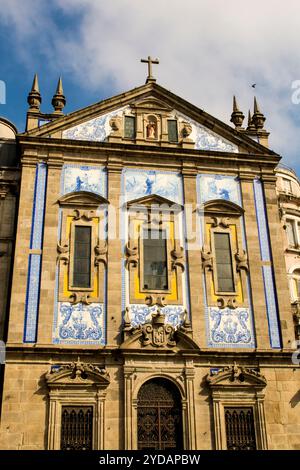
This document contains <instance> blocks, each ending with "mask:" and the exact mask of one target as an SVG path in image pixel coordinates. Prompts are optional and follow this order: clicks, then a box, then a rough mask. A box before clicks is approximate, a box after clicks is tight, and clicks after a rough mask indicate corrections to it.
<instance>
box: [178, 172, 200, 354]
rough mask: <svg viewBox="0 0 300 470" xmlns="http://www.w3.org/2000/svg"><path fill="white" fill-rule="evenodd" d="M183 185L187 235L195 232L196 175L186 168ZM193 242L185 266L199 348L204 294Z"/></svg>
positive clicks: (195, 246) (194, 337)
mask: <svg viewBox="0 0 300 470" xmlns="http://www.w3.org/2000/svg"><path fill="white" fill-rule="evenodd" d="M182 173H183V184H184V203H185V206H186V207H187V206H188V207H189V217H188V218H187V219H186V220H187V224H189V225H190V224H191V223H192V227H190V226H189V227H187V233H195V234H196V230H197V224H196V218H197V217H198V215H197V213H196V207H197V189H196V173H195V172H193V170H189V169H188V168H186V169H183V171H182ZM196 238H197V237H196V235H195V239H194V240H189V244H188V247H189V249H188V252H187V266H188V276H189V286H190V305H191V322H192V328H193V339H194V341H195V342H196V343H197V344H198V345H199V346H200V347H206V337H205V315H204V297H203V295H204V293H203V286H202V262H201V252H200V249H201V247H200V246H199V243H197V242H196Z"/></svg>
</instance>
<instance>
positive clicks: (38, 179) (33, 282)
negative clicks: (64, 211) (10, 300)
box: [23, 163, 48, 343]
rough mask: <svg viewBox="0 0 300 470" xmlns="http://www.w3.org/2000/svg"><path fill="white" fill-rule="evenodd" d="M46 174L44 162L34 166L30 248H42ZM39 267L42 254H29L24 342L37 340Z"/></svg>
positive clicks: (40, 266)
mask: <svg viewBox="0 0 300 470" xmlns="http://www.w3.org/2000/svg"><path fill="white" fill-rule="evenodd" d="M47 174H48V172H47V165H46V163H38V164H37V166H36V174H35V184H34V196H33V205H32V224H31V234H30V249H40V250H42V247H43V235H44V220H45V205H46V195H47ZM41 268H42V255H39V254H30V255H29V258H28V277H27V288H26V300H25V318H24V334H23V342H24V343H35V342H36V341H37V326H38V315H39V302H40V286H41Z"/></svg>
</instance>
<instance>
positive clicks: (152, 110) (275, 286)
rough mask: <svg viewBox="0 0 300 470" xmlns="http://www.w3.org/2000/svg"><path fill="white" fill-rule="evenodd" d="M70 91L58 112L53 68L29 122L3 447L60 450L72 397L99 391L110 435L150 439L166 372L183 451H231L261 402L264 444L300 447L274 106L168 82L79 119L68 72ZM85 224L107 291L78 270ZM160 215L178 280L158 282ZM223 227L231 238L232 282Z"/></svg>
mask: <svg viewBox="0 0 300 470" xmlns="http://www.w3.org/2000/svg"><path fill="white" fill-rule="evenodd" d="M55 97H56V98H55V106H56V108H55V112H54V113H53V114H49V115H46V116H45V115H42V114H41V113H40V111H39V103H40V100H39V91H38V85H37V79H35V81H34V84H33V89H32V91H31V94H30V96H29V105H30V109H29V112H28V122H27V132H26V133H24V134H19V135H18V141H19V145H20V151H21V163H22V182H21V189H20V203H19V218H18V226H17V242H16V250H15V262H14V272H13V280H12V296H11V307H10V315H9V330H8V340H7V359H6V365H5V378H4V393H3V401H2V416H1V434H0V436H1V441H0V442H1V448H2V449H59V448H60V447H61V445H62V444H61V443H62V438H61V432H62V430H61V428H62V414H63V411H64V410H65V407H67V406H71V407H72V406H73V407H79V406H90V407H91V409H92V410H93V421H92V438H91V439H92V448H94V449H128V450H131V449H137V448H138V446H139V440H141V438H140V437H139V438H138V429H139V426H140V420H141V413H140V394H139V392H140V390H141V389H142V387H143V385H144V384H145V383H147V382H148V381H150V380H154V379H164V380H165V381H167V382H168V383H169V384H170V387H171V388H172V387H173V388H175V389H176V391H177V392H176V393H177V394H178V397H179V405H178V406H179V408H180V423H181V424H180V427H181V428H180V431H181V433H182V448H184V449H226V448H228V429H227V427H226V426H227V424H226V423H227V422H225V412H226V410H232V409H233V408H235V409H238V410H241V409H247V410H251V416H252V417H253V429H254V436H255V446H256V448H257V449H300V414H299V410H298V408H299V406H300V405H299V398H300V396H299V394H300V391H299V388H300V369H299V365H297V363H296V364H295V363H293V361H292V355H293V353H294V349H293V342H294V340H295V330H294V324H293V317H292V314H291V308H290V302H289V296H288V295H287V293H288V292H289V287H288V281H287V277H286V268H285V259H284V252H283V233H282V227H281V221H280V214H279V212H278V202H277V194H276V175H275V168H276V166H277V165H278V162H279V160H280V157H279V156H278V155H277V154H275V153H274V152H272V151H270V150H269V149H268V148H267V147H265V146H263V145H261V143H263V144H264V145H265V144H267V136H268V133H267V132H266V131H265V130H264V129H263V120H264V119H262V117H263V115H262V114H261V113H260V111H259V109H258V106H257V103H256V104H255V106H256V108H255V113H254V114H255V119H254V121H253V123H252V126H251V129H248V130H247V129H243V128H241V126H240V125H239V126H237V125H236V129H233V128H231V127H229V126H227V125H226V124H223V123H221V122H220V121H218V120H217V119H215V118H213V117H212V116H210V115H208V114H207V113H205V112H204V111H202V110H199V109H197V108H195V106H193V105H191V104H189V103H187V102H186V101H184V100H183V99H181V98H179V97H177V96H175V95H174V94H172V93H170V92H169V91H167V90H165V89H164V88H162V87H160V86H159V85H157V84H156V83H155V80H151V81H149V82H148V83H146V85H144V86H141V87H139V88H136V89H134V90H132V91H129V92H127V93H124V94H122V95H120V96H116V97H113V98H111V99H109V100H105V101H103V102H100V103H98V104H95V105H92V106H89V107H88V108H85V109H83V110H80V111H78V112H75V113H72V114H70V115H67V116H64V115H63V114H62V107H63V99H64V97H63V92H62V86H61V83H60V84H59V87H58V90H57V93H56V95H55ZM234 112H235V113H239V111H238V109H237V106H236V103H235V110H234ZM235 116H237V115H236V114H234V113H233V122H235ZM46 118H47V119H48V120H49V121H50V122H46V123H43V124H42V123H41V121H43V120H44V121H46ZM263 118H264V117H263ZM132 119H134V126H132V123H133V121H132ZM170 121H172V123H171V124H170ZM174 122H175V126H177V127H176V132H177V136H176V137H177V140H176V138H175V139H174V141H173V140H172V139H173V137H172V139H170V135H171V133H170V129H171V128H172V129H173V130H174ZM39 123H40V125H39ZM255 123H256V124H255ZM239 124H240V120H239ZM148 126H150V127H151V129H152V130H151V132H150V131H149V127H148ZM132 129H134V131H132ZM172 136H174V134H172ZM259 142H261V143H259ZM77 226H81V227H89V229H90V233H91V239H90V240H91V250H92V251H91V265H90V266H91V270H90V276H91V277H90V279H91V285H90V286H89V288H74V285H73V284H72V282H71V281H70V276H71V275H72V269H73V268H72V263H74V249H75V248H74V243H75V242H74V239H73V238H72V237H73V233H74V230H76V227H77ZM150 229H151V230H152V229H153V230H162V231H164V232H165V233H166V234H167V242H166V244H165V247H166V248H165V249H166V253H167V255H166V256H167V262H166V270H167V274H166V279H167V281H166V283H167V286H166V287H164V288H163V289H149V288H148V286H147V284H146V283H145V282H144V281H143V279H145V278H144V277H143V276H144V272H143V269H144V267H145V259H144V256H145V254H144V251H143V250H144V248H143V246H144V245H143V243H142V241H141V238H140V236H141V235H140V234H141V233H142V230H150ZM215 233H217V234H221V235H225V237H228V240H230V249H231V252H230V253H231V263H232V288H230V289H228V290H226V289H221V287H220V285H219V284H218V283H220V282H221V281H220V278H219V277H218V269H219V268H218V260H217V254H216V253H217V252H216V250H217V247H216V246H215V241H214V240H215V238H214V237H215ZM294 356H295V354H294ZM296 359H297V358H296ZM140 445H141V444H140Z"/></svg>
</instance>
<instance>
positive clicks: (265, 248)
mask: <svg viewBox="0 0 300 470" xmlns="http://www.w3.org/2000/svg"><path fill="white" fill-rule="evenodd" d="M253 191H254V202H255V211H256V219H257V228H258V239H259V245H260V254H261V260H262V261H268V262H270V263H271V266H262V274H263V282H264V291H265V300H266V310H267V319H268V329H269V338H270V345H271V347H272V348H274V349H278V348H281V345H282V341H281V331H280V326H279V325H280V323H279V309H278V299H277V294H276V288H275V278H274V268H273V260H272V254H271V242H270V236H269V226H268V217H267V211H266V201H265V193H264V188H263V184H262V181H260V180H259V179H255V180H254V181H253Z"/></svg>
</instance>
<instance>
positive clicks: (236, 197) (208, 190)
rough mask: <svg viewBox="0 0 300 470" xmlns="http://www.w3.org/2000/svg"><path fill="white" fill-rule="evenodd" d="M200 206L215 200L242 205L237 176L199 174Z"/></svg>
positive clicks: (198, 194) (198, 193)
mask: <svg viewBox="0 0 300 470" xmlns="http://www.w3.org/2000/svg"><path fill="white" fill-rule="evenodd" d="M197 196H198V204H204V203H205V202H207V201H211V200H213V199H224V200H225V201H231V202H234V203H235V204H238V205H239V206H240V205H241V197H240V189H239V181H238V179H237V178H236V177H235V176H227V175H213V174H205V173H203V174H199V175H197Z"/></svg>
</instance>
